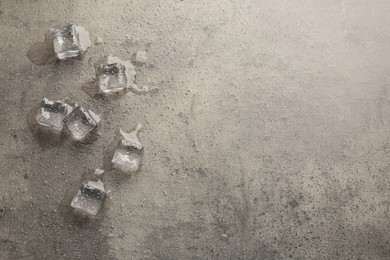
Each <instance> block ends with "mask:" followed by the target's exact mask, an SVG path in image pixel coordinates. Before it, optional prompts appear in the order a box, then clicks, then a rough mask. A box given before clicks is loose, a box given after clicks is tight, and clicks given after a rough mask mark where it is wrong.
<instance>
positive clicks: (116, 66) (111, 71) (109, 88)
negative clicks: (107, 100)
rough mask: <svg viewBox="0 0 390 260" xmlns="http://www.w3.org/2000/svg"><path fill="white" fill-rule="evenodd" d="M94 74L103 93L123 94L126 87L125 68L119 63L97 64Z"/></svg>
mask: <svg viewBox="0 0 390 260" xmlns="http://www.w3.org/2000/svg"><path fill="white" fill-rule="evenodd" d="M96 76H97V77H98V80H99V88H100V91H101V92H102V93H104V94H123V93H124V92H125V91H126V89H127V78H126V68H125V66H123V65H122V64H120V63H112V64H101V65H99V66H97V68H96Z"/></svg>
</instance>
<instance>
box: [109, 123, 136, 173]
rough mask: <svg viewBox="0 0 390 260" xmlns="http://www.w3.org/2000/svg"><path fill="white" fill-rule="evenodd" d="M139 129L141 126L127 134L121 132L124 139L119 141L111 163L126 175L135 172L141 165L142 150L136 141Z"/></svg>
mask: <svg viewBox="0 0 390 260" xmlns="http://www.w3.org/2000/svg"><path fill="white" fill-rule="evenodd" d="M141 129H142V125H140V124H139V125H138V126H137V128H136V129H135V130H134V131H133V132H131V133H129V134H128V133H124V132H123V131H122V130H121V134H122V135H123V137H124V139H121V140H120V141H119V143H118V146H117V148H116V150H115V153H114V157H113V158H112V161H111V162H112V164H113V165H114V167H115V168H117V169H119V170H121V171H123V172H127V173H135V172H137V170H138V168H139V166H140V164H141V160H142V157H143V149H144V147H143V146H142V144H141V142H140V141H139V139H138V134H139V132H140V130H141Z"/></svg>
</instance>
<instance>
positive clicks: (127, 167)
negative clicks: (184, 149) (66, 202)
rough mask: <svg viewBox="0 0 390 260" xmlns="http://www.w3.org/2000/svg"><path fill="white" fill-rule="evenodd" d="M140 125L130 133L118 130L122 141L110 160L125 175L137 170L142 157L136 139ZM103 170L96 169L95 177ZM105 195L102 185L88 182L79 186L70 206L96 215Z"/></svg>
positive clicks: (141, 149) (138, 142)
mask: <svg viewBox="0 0 390 260" xmlns="http://www.w3.org/2000/svg"><path fill="white" fill-rule="evenodd" d="M141 129H142V125H140V124H138V125H137V127H136V129H135V130H134V131H133V132H131V133H125V132H123V131H122V130H120V132H121V134H122V137H123V139H121V140H119V143H118V145H117V148H116V150H115V153H114V156H113V158H112V161H111V162H112V164H113V166H114V167H115V168H116V169H118V170H120V171H123V172H125V173H135V172H137V171H138V170H139V167H140V164H141V160H142V157H143V149H144V148H143V145H142V144H141V142H140V141H139V139H138V135H139V132H140V131H141ZM103 173H104V170H101V169H96V170H95V175H98V176H100V175H102V174H103ZM106 196H107V193H106V191H105V189H104V184H103V182H101V181H100V180H99V181H97V182H94V181H88V182H87V183H83V184H81V186H80V187H79V189H78V190H77V192H76V195H75V196H74V198H73V200H72V202H71V204H70V206H71V207H72V208H73V209H75V210H77V211H81V212H83V213H88V214H91V215H96V214H97V213H98V212H99V210H100V208H101V206H102V204H103V202H104V199H105V198H106Z"/></svg>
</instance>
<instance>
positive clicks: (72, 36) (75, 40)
mask: <svg viewBox="0 0 390 260" xmlns="http://www.w3.org/2000/svg"><path fill="white" fill-rule="evenodd" d="M52 39H53V47H54V52H55V55H56V57H57V58H58V59H60V60H65V59H70V58H77V57H79V56H80V55H81V49H80V41H79V35H78V33H77V31H76V28H75V26H74V25H67V26H65V27H63V28H58V29H54V30H53V31H52Z"/></svg>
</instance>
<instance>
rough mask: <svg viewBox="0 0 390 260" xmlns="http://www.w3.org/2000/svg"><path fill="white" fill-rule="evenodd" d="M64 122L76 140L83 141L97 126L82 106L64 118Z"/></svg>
mask: <svg viewBox="0 0 390 260" xmlns="http://www.w3.org/2000/svg"><path fill="white" fill-rule="evenodd" d="M63 122H64V124H65V126H66V128H68V130H69V131H70V133H71V134H72V136H73V138H74V139H76V140H81V139H83V138H84V137H85V136H86V135H87V134H88V133H90V132H91V131H92V130H93V129H94V128H95V127H96V126H97V122H96V121H95V119H94V118H93V117H92V116H91V114H90V113H89V112H88V110H87V109H86V108H84V107H82V106H78V107H76V108H75V109H74V110H73V111H72V113H70V114H69V115H67V116H66V117H65V118H64V120H63Z"/></svg>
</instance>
